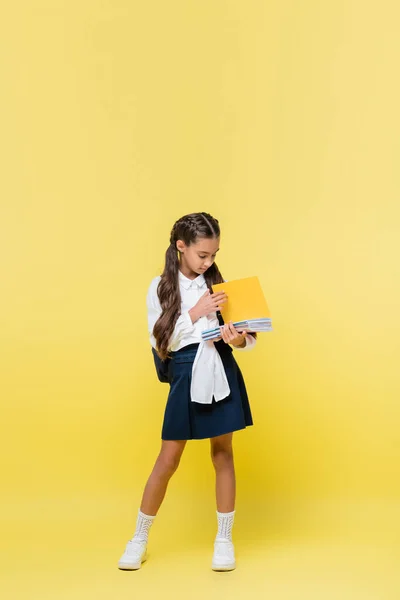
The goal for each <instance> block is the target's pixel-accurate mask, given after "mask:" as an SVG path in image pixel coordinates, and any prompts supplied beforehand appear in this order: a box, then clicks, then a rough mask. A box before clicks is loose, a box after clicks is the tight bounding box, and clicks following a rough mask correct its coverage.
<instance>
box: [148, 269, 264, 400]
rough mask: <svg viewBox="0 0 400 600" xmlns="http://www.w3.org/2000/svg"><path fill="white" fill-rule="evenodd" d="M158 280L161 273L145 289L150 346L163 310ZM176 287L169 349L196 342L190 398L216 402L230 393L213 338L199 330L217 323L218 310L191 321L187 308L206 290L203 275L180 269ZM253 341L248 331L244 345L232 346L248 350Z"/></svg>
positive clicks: (195, 302)
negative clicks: (178, 299)
mask: <svg viewBox="0 0 400 600" xmlns="http://www.w3.org/2000/svg"><path fill="white" fill-rule="evenodd" d="M160 280H161V277H160V276H159V277H155V278H154V279H153V280H152V282H151V284H150V287H149V290H148V293H147V317H148V328H149V333H150V343H151V345H152V346H153V348H155V347H156V340H155V338H154V336H153V328H154V325H155V323H156V321H157V320H158V318H159V316H160V315H161V312H162V309H161V306H160V301H159V298H158V294H157V287H158V284H159V282H160ZM179 289H180V293H181V300H182V304H181V314H180V316H179V318H178V320H177V322H176V324H175V328H174V331H173V333H172V335H171V338H170V341H169V348H168V349H169V350H170V351H171V352H176V351H177V350H180V349H181V348H183V347H184V346H187V345H188V344H199V347H198V350H197V353H196V357H195V360H194V363H193V367H192V383H191V389H190V395H191V400H192V402H199V403H201V404H211V402H212V399H213V396H214V397H215V400H216V401H217V402H218V401H219V400H223V399H224V398H226V397H227V396H229V394H230V388H229V384H228V380H227V378H226V374H225V369H224V365H223V363H222V360H221V357H220V355H219V353H218V352H217V350H216V348H215V346H214V342H212V341H206V342H205V341H203V340H202V337H201V333H202V331H204V330H205V329H211V328H213V327H218V326H219V321H218V318H217V313H216V312H212V313H210V314H208V315H207V316H204V317H200V319H198V320H197V321H196V322H195V323H192V319H191V318H190V315H189V310H190V309H191V308H193V307H194V306H195V304H197V302H198V301H199V300H200V298H201V296H203V294H204V293H205V292H206V290H207V283H206V280H205V277H204V275H199V276H198V277H196V279H189V278H188V277H186V276H185V275H183V273H182V272H181V271H179ZM255 343H256V339H255V338H254V337H253V336H251V335H249V336H247V338H246V346H245V347H244V348H236V347H235V346H234V348H235V349H237V350H250V349H251V348H253V347H254V345H255Z"/></svg>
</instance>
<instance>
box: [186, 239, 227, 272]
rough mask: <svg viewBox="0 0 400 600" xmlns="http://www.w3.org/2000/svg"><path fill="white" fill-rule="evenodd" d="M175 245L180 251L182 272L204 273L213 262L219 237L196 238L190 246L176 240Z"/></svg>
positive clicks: (217, 248)
mask: <svg viewBox="0 0 400 600" xmlns="http://www.w3.org/2000/svg"><path fill="white" fill-rule="evenodd" d="M176 247H177V248H178V250H179V252H180V253H181V267H182V272H183V274H184V275H186V276H190V275H196V276H197V275H201V274H202V273H205V272H206V271H207V269H209V268H210V267H211V265H212V264H213V262H214V260H215V257H216V254H217V252H218V250H219V238H197V240H196V242H195V243H193V244H190V246H186V244H185V242H183V241H182V240H178V241H177V242H176Z"/></svg>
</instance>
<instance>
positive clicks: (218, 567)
mask: <svg viewBox="0 0 400 600" xmlns="http://www.w3.org/2000/svg"><path fill="white" fill-rule="evenodd" d="M211 568H212V570H213V571H234V570H235V569H236V563H231V564H230V565H224V566H222V565H212V566H211Z"/></svg>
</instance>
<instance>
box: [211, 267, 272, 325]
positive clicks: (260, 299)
mask: <svg viewBox="0 0 400 600" xmlns="http://www.w3.org/2000/svg"><path fill="white" fill-rule="evenodd" d="M212 289H213V292H214V293H215V292H221V291H224V292H225V293H226V295H227V296H228V299H227V301H226V302H225V304H224V307H223V308H222V310H221V314H222V317H223V319H224V321H225V323H227V322H228V321H233V322H234V323H235V322H237V321H245V320H247V319H270V318H271V314H270V311H269V308H268V305H267V301H266V300H265V297H264V293H263V291H262V288H261V284H260V282H259V279H258V277H246V278H244V279H235V280H233V281H227V282H225V283H216V284H214V285H213V286H212Z"/></svg>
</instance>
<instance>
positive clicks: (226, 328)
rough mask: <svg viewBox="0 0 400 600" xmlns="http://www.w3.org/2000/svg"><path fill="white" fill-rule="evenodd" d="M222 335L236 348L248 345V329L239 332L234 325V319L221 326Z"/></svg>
mask: <svg viewBox="0 0 400 600" xmlns="http://www.w3.org/2000/svg"><path fill="white" fill-rule="evenodd" d="M220 329H221V336H222V339H223V340H224V342H225V343H226V344H232V346H236V348H239V347H243V348H244V346H245V345H246V343H247V342H246V337H247V331H242V332H241V333H239V332H238V331H237V330H236V329H235V328H234V326H233V323H232V321H230V322H229V323H225V325H223V326H222V327H221V328H220Z"/></svg>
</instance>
